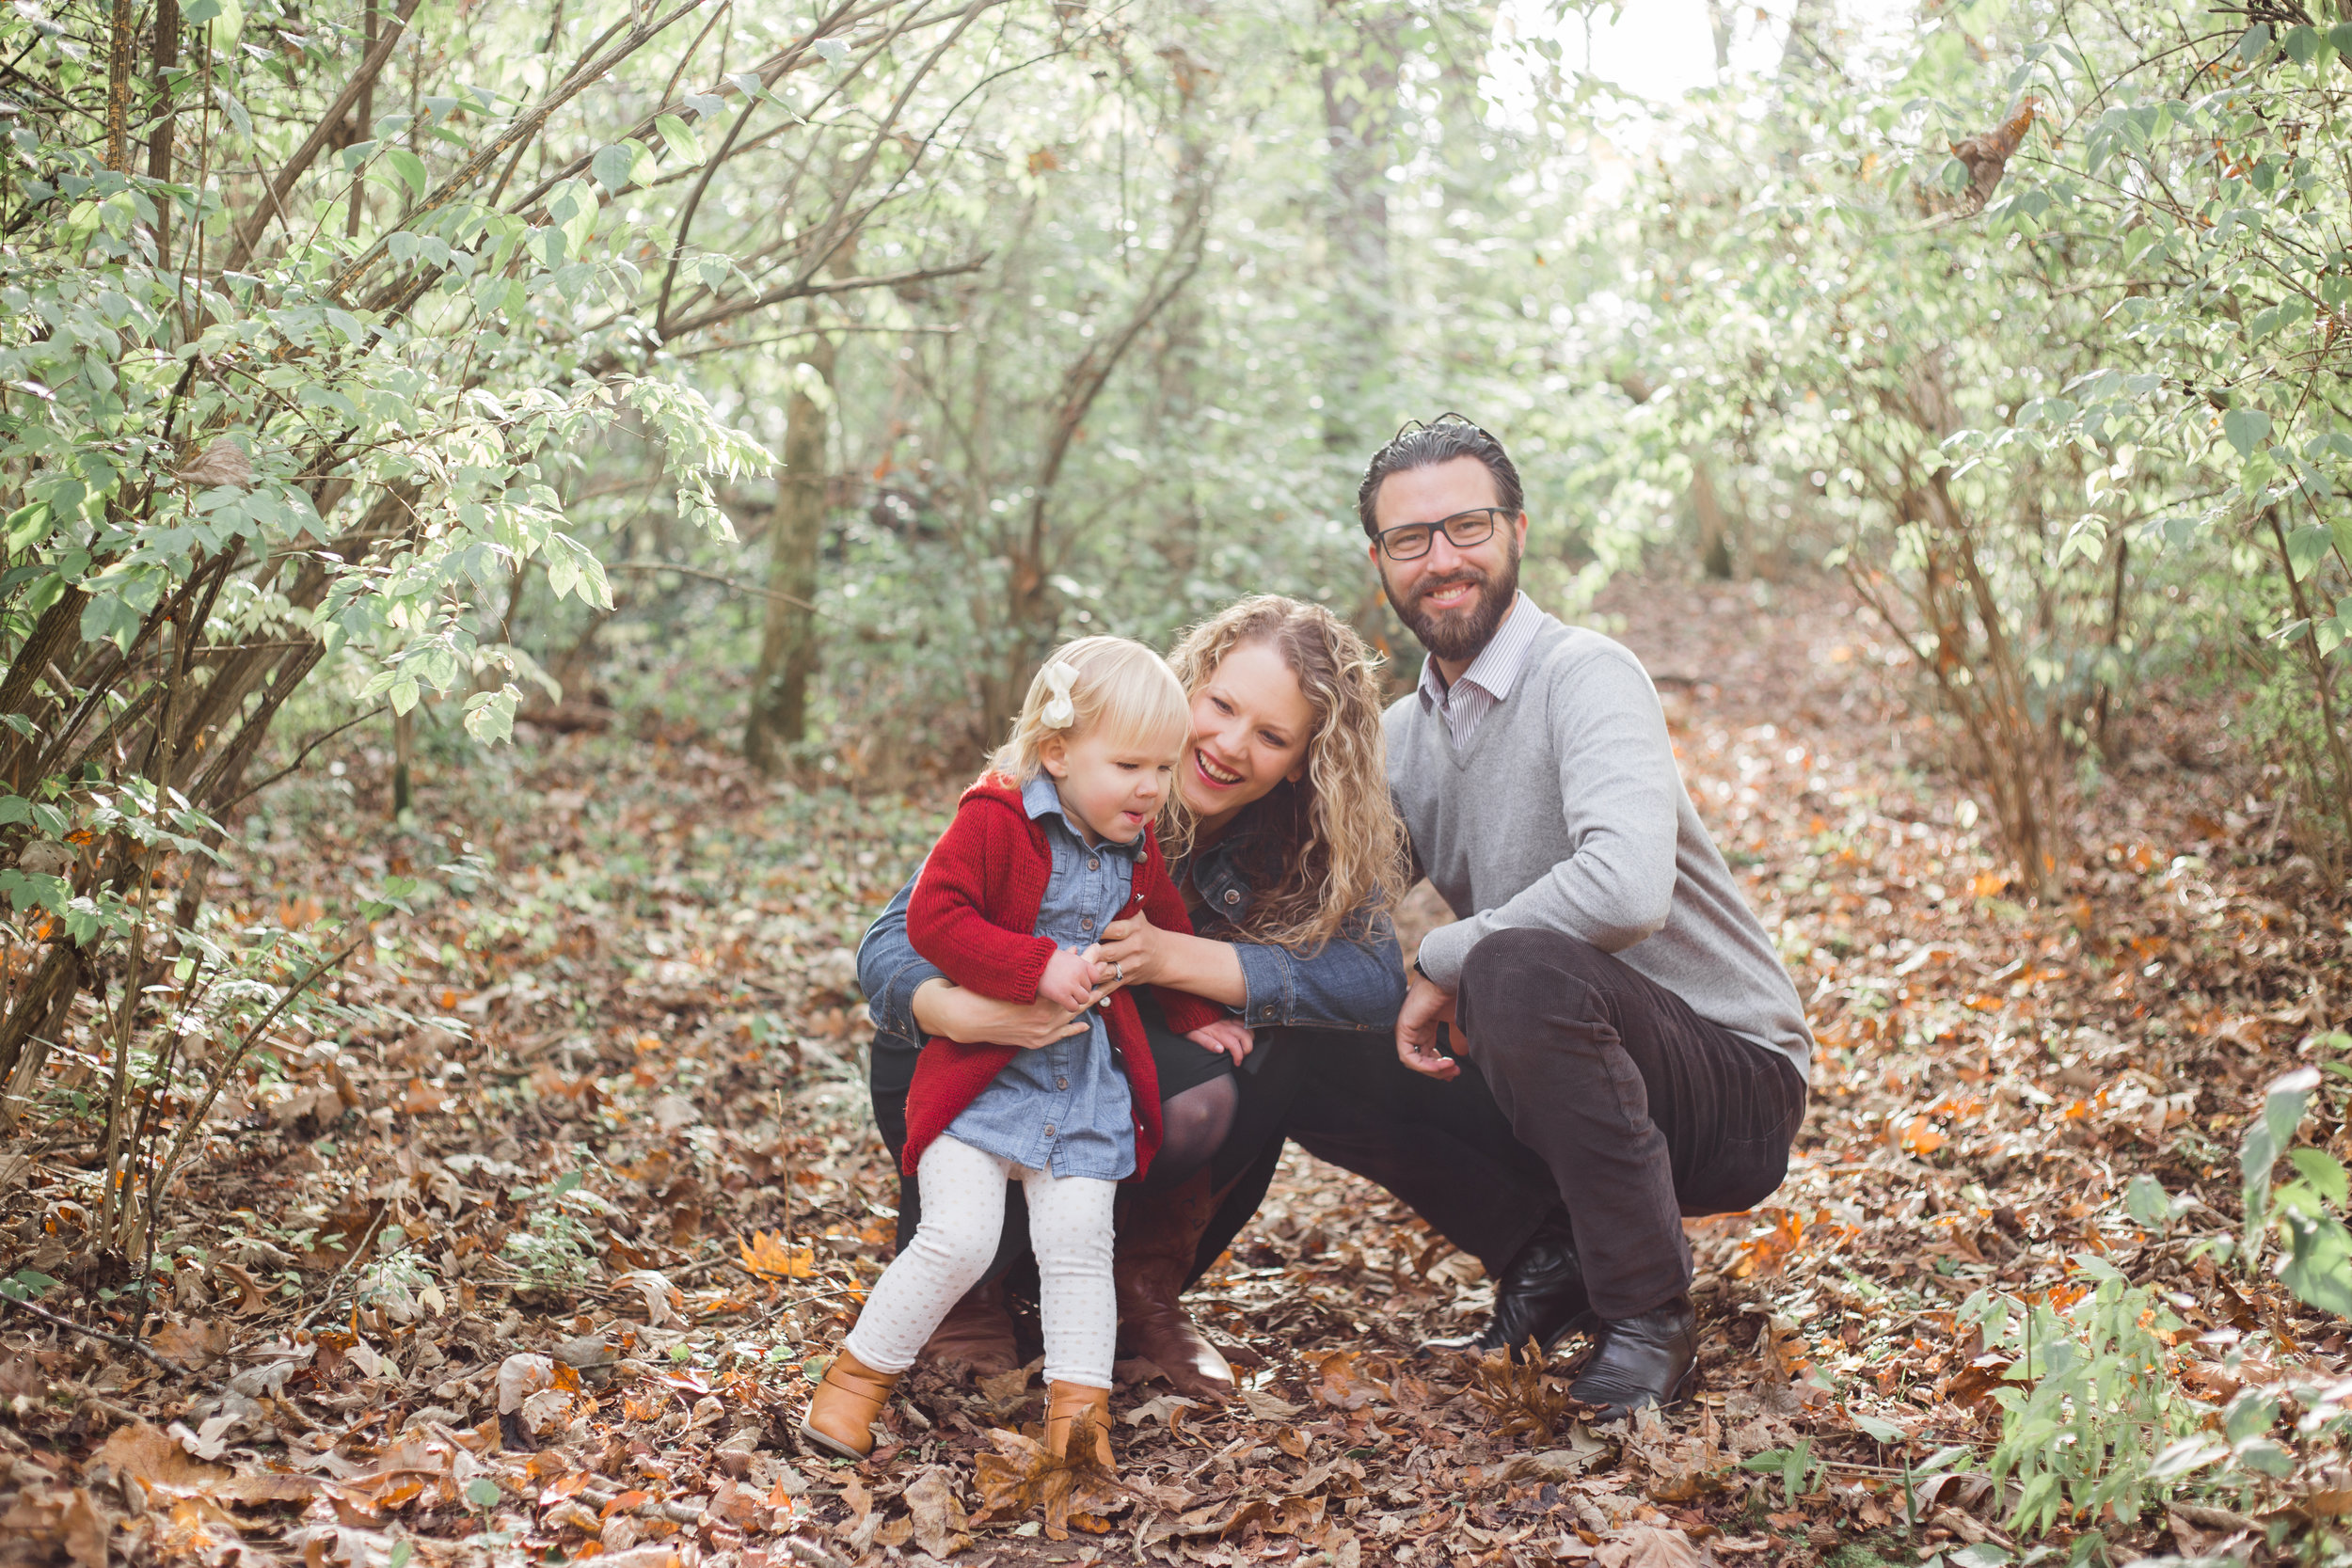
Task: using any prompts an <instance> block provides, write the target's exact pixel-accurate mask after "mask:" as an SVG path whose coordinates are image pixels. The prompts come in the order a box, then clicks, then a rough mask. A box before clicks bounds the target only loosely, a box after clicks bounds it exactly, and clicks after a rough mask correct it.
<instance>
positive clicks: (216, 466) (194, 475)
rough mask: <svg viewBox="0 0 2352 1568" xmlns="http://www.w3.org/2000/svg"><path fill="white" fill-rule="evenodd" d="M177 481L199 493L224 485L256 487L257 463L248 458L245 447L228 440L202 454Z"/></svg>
mask: <svg viewBox="0 0 2352 1568" xmlns="http://www.w3.org/2000/svg"><path fill="white" fill-rule="evenodd" d="M174 477H175V478H177V479H178V480H179V481H180V483H183V484H192V485H195V486H196V487H197V488H198V489H199V490H210V489H212V488H214V487H215V486H216V485H222V484H235V485H247V484H251V483H253V460H252V459H251V458H249V457H247V456H246V454H245V449H244V448H243V447H241V446H239V445H237V443H236V442H234V441H231V440H230V439H229V438H228V437H227V436H222V437H221V438H220V439H219V440H216V441H215V442H213V443H212V444H211V445H209V446H207V447H206V448H205V449H204V450H203V451H200V452H198V453H197V454H196V456H195V457H194V458H193V459H191V460H190V461H189V463H188V466H187V467H184V468H183V469H181V470H180V472H179V473H178V474H177V475H175V476H174Z"/></svg>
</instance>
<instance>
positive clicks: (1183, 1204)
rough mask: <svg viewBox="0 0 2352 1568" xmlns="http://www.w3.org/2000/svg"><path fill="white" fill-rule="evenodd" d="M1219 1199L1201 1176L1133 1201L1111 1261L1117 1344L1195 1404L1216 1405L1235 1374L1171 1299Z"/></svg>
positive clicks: (1228, 1390)
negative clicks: (1164, 1375) (1201, 1401)
mask: <svg viewBox="0 0 2352 1568" xmlns="http://www.w3.org/2000/svg"><path fill="white" fill-rule="evenodd" d="M1217 1199H1218V1195H1217V1194H1216V1193H1215V1192H1212V1191H1211V1190H1210V1187H1209V1173H1208V1172H1207V1171H1206V1170H1202V1171H1200V1172H1197V1173H1196V1174H1195V1175H1194V1176H1193V1178H1192V1179H1191V1180H1188V1181H1186V1182H1185V1183H1184V1185H1183V1186H1181V1187H1178V1188H1176V1189H1175V1190H1174V1191H1172V1192H1166V1193H1153V1194H1147V1195H1138V1196H1136V1201H1135V1203H1134V1206H1133V1207H1131V1208H1130V1209H1129V1210H1128V1211H1127V1212H1126V1214H1125V1215H1124V1216H1122V1217H1121V1219H1120V1223H1119V1232H1118V1240H1117V1242H1116V1243H1114V1250H1113V1252H1112V1254H1111V1278H1112V1280H1113V1282H1114V1283H1115V1284H1116V1285H1117V1287H1118V1290H1119V1334H1120V1338H1122V1339H1123V1340H1125V1341H1126V1344H1127V1348H1128V1349H1129V1350H1130V1351H1131V1352H1133V1353H1134V1354H1136V1355H1140V1356H1142V1357H1143V1358H1144V1359H1145V1360H1146V1361H1149V1362H1151V1363H1152V1365H1153V1366H1155V1367H1157V1368H1159V1370H1161V1371H1163V1372H1166V1373H1167V1374H1168V1384H1169V1386H1172V1387H1173V1388H1174V1389H1175V1390H1176V1391H1177V1392H1178V1393H1180V1394H1189V1395H1191V1396H1192V1397H1193V1398H1194V1399H1210V1400H1221V1399H1224V1398H1226V1397H1227V1396H1228V1395H1230V1394H1232V1391H1233V1369H1232V1367H1231V1366H1229V1365H1227V1364H1226V1360H1225V1357H1224V1356H1223V1355H1222V1354H1218V1352H1217V1348H1216V1346H1215V1345H1213V1344H1211V1343H1209V1341H1208V1338H1207V1337H1206V1336H1204V1335H1203V1334H1202V1333H1201V1332H1200V1329H1199V1328H1198V1327H1197V1326H1195V1325H1194V1323H1193V1321H1192V1318H1191V1316H1190V1314H1188V1313H1186V1312H1185V1310H1184V1304H1183V1303H1182V1302H1181V1301H1179V1300H1178V1299H1177V1298H1178V1296H1179V1295H1180V1294H1181V1292H1182V1291H1184V1281H1185V1279H1186V1277H1187V1276H1189V1275H1191V1273H1192V1259H1193V1253H1194V1251H1195V1249H1197V1248H1198V1247H1199V1246H1200V1235H1201V1232H1202V1231H1204V1230H1206V1229H1208V1227H1209V1221H1210V1220H1211V1219H1212V1218H1213V1217H1215V1215H1216V1205H1217Z"/></svg>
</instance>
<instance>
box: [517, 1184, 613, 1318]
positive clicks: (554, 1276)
mask: <svg viewBox="0 0 2352 1568" xmlns="http://www.w3.org/2000/svg"><path fill="white" fill-rule="evenodd" d="M586 1179H587V1173H586V1172H585V1171H579V1170H574V1171H566V1172H564V1174H563V1175H562V1176H559V1177H557V1178H556V1179H555V1180H553V1181H550V1182H548V1183H547V1184H546V1185H544V1186H537V1187H517V1188H516V1189H515V1190H514V1191H513V1192H511V1193H509V1194H508V1195H507V1196H509V1197H510V1198H512V1199H513V1200H514V1201H515V1202H516V1203H519V1204H522V1205H523V1206H524V1208H523V1218H522V1223H521V1224H520V1225H519V1226H517V1227H516V1228H515V1229H514V1230H513V1231H512V1232H510V1233H509V1234H508V1236H507V1238H506V1244H505V1245H504V1246H502V1247H501V1249H500V1251H501V1253H503V1254H504V1256H505V1257H506V1259H507V1260H508V1261H509V1262H511V1263H513V1264H514V1265H515V1267H516V1269H517V1270H518V1271H520V1273H521V1274H522V1275H523V1277H524V1279H525V1281H526V1282H527V1283H529V1284H530V1285H532V1286H535V1287H538V1288H541V1289H546V1290H563V1289H568V1288H570V1287H573V1286H578V1285H583V1284H585V1283H587V1280H588V1268H589V1265H590V1263H591V1262H593V1261H594V1260H595V1257H596V1237H595V1235H594V1234H593V1233H591V1232H590V1230H589V1228H588V1226H587V1223H586V1221H585V1219H584V1218H583V1217H582V1216H584V1215H589V1214H602V1213H607V1212H611V1209H612V1205H610V1204H608V1203H607V1202H605V1200H604V1199H602V1198H600V1197H598V1196H596V1194H594V1193H592V1192H588V1191H586V1190H584V1189H583V1188H582V1186H581V1183H582V1182H583V1181H584V1180H586Z"/></svg>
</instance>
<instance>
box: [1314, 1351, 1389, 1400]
mask: <svg viewBox="0 0 2352 1568" xmlns="http://www.w3.org/2000/svg"><path fill="white" fill-rule="evenodd" d="M1357 1354H1359V1353H1357V1352H1355V1351H1352V1350H1343V1351H1337V1352H1334V1353H1333V1354H1329V1355H1327V1356H1325V1357H1324V1358H1323V1359H1322V1360H1321V1361H1319V1362H1317V1363H1316V1364H1315V1370H1316V1372H1317V1373H1318V1374H1319V1379H1318V1381H1317V1382H1316V1384H1315V1398H1316V1399H1317V1400H1319V1401H1320V1402H1323V1403H1325V1404H1327V1405H1330V1406H1331V1407H1333V1408H1334V1409H1337V1410H1361V1409H1362V1408H1363V1407H1364V1406H1366V1405H1368V1404H1370V1403H1371V1402H1373V1401H1374V1400H1385V1399H1387V1398H1388V1397H1389V1388H1388V1385H1387V1384H1384V1383H1382V1382H1380V1381H1378V1380H1377V1379H1375V1378H1370V1377H1366V1376H1365V1375H1364V1374H1363V1373H1361V1372H1359V1371H1358V1370H1356V1357H1357Z"/></svg>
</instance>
